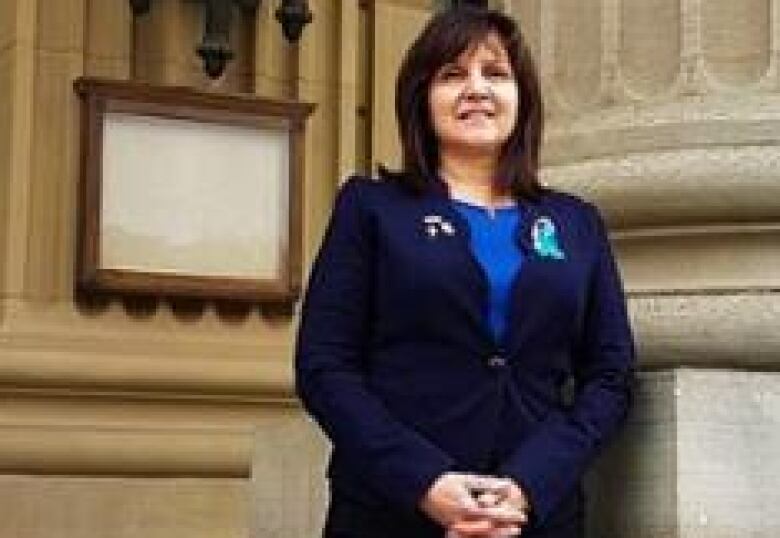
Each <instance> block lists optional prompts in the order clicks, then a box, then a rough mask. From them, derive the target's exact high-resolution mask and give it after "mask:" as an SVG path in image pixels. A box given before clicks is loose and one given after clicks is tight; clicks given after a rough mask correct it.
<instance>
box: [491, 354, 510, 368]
mask: <svg viewBox="0 0 780 538" xmlns="http://www.w3.org/2000/svg"><path fill="white" fill-rule="evenodd" d="M488 366H490V367H491V368H503V367H504V366H506V359H505V358H504V357H502V356H501V355H493V356H492V357H490V358H489V359H488Z"/></svg>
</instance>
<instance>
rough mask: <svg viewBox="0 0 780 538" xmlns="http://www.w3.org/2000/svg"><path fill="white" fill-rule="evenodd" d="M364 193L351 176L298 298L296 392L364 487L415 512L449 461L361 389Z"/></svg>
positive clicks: (368, 261) (367, 232)
mask: <svg viewBox="0 0 780 538" xmlns="http://www.w3.org/2000/svg"><path fill="white" fill-rule="evenodd" d="M366 188H371V185H370V184H369V181H368V180H366V179H360V178H351V179H350V180H349V181H347V183H345V185H344V186H343V187H342V188H341V190H340V191H339V193H338V195H337V197H336V202H335V206H334V210H333V214H332V216H331V221H330V224H329V226H328V229H327V231H326V233H325V236H324V239H323V243H322V245H321V247H320V251H319V253H318V255H317V258H316V260H315V262H314V265H313V268H312V272H311V276H310V278H309V284H308V288H307V291H306V295H305V299H304V304H303V310H302V316H301V325H300V328H299V331H298V339H297V344H296V352H295V372H296V390H297V393H298V395H299V397H300V398H301V400H302V402H303V404H304V406H305V407H306V409H307V410H308V412H309V413H310V414H311V415H312V416H313V418H314V419H315V420H316V421H317V422H318V423H319V424H320V426H321V427H322V429H323V430H324V431H325V433H326V434H327V435H328V437H329V438H330V439H331V441H332V442H333V444H334V446H335V448H336V450H338V451H340V452H343V454H344V456H345V457H346V458H347V459H348V460H349V461H350V462H352V464H353V465H354V466H355V470H356V471H357V472H358V473H360V474H359V476H361V477H362V478H363V479H364V480H365V482H366V485H367V487H370V488H372V489H373V490H374V491H376V492H378V493H380V494H381V495H383V496H384V497H386V498H387V499H388V500H389V501H390V502H392V503H394V504H397V505H398V506H401V507H403V508H407V509H409V510H414V509H416V508H417V506H418V504H419V502H420V500H421V499H422V497H423V495H424V494H425V492H426V491H427V490H428V488H429V487H430V486H431V484H432V483H433V482H434V480H435V479H436V478H437V477H438V476H439V475H441V474H442V473H444V472H446V471H448V470H449V469H450V468H451V467H452V466H453V461H452V459H451V458H450V457H449V456H448V455H447V454H446V453H444V452H443V451H442V450H440V449H439V448H438V447H436V446H434V445H433V444H432V443H430V442H429V441H427V440H426V439H425V438H424V437H422V436H421V435H419V434H418V433H416V432H415V431H413V430H412V429H410V428H408V427H406V426H404V425H403V424H401V423H400V422H399V421H398V420H397V419H395V418H394V416H393V415H392V414H391V413H390V412H389V410H388V409H387V408H386V406H385V405H383V402H382V401H381V399H380V398H379V397H378V396H377V395H376V394H375V393H372V391H371V388H370V387H369V386H367V382H366V377H365V375H364V372H365V368H366V364H365V363H366V354H367V345H368V339H369V334H370V331H371V317H372V287H373V285H374V282H373V280H374V279H373V274H374V266H375V264H376V260H375V256H376V248H375V244H374V241H373V234H372V231H371V223H370V219H369V218H368V217H367V212H366V210H365V207H363V203H362V200H361V198H365V196H364V195H365V194H366V192H365V191H366ZM361 195H363V196H361Z"/></svg>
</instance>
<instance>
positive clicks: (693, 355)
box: [629, 290, 780, 371]
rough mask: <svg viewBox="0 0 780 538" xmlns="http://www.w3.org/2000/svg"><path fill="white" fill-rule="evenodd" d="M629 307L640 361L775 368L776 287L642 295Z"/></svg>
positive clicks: (779, 342)
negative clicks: (752, 290)
mask: <svg viewBox="0 0 780 538" xmlns="http://www.w3.org/2000/svg"><path fill="white" fill-rule="evenodd" d="M629 306H630V310H631V317H632V320H633V326H634V330H635V333H636V340H637V347H638V349H639V357H640V359H641V362H642V364H643V365H645V366H649V367H654V368H657V367H667V368H669V367H673V366H674V365H678V364H683V365H689V366H699V367H713V368H716V367H723V368H733V367H735V368H739V367H743V368H758V369H761V370H770V371H777V369H778V364H779V363H780V361H778V357H780V331H778V330H777V327H778V326H780V294H779V293H777V292H774V291H768V290H767V291H763V292H761V291H755V292H749V291H739V290H735V291H733V292H731V293H701V294H646V295H644V294H642V295H636V296H633V297H630V298H629Z"/></svg>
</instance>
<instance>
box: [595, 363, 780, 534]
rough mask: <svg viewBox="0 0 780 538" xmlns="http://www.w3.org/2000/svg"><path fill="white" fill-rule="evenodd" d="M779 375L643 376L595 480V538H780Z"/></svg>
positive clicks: (697, 372) (718, 372) (679, 373)
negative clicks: (625, 421) (625, 420)
mask: <svg viewBox="0 0 780 538" xmlns="http://www.w3.org/2000/svg"><path fill="white" fill-rule="evenodd" d="M778 450H780V375H778V374H777V373H765V372H746V371H736V370H732V371H729V370H688V369H673V370H667V371H661V372H655V373H648V374H645V375H644V376H642V378H641V384H640V390H639V395H638V398H637V402H636V406H635V408H634V410H633V412H632V416H631V419H630V421H629V425H628V427H627V428H626V430H625V432H624V433H623V434H622V436H621V437H620V439H619V440H618V441H617V442H616V443H615V444H614V445H613V446H612V447H610V449H609V451H608V452H607V453H606V454H605V456H604V458H603V460H602V461H601V462H600V463H599V465H598V466H597V468H596V469H595V471H594V473H592V476H591V477H590V481H589V491H590V506H589V508H590V518H589V519H590V529H589V531H590V533H589V535H590V536H597V537H599V538H612V537H615V538H622V537H624V536H632V537H636V538H643V537H645V536H647V537H653V538H657V537H675V538H726V537H729V538H731V537H733V536H751V537H755V538H765V537H766V538H770V537H774V536H777V534H778V532H780V517H779V516H778V512H777V510H776V506H777V502H778V500H779V499H778V491H777V487H776V486H777V483H778V481H780V464H779V463H778V459H777V457H776V455H777V453H778Z"/></svg>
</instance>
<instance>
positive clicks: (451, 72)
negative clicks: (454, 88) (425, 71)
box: [439, 67, 463, 80]
mask: <svg viewBox="0 0 780 538" xmlns="http://www.w3.org/2000/svg"><path fill="white" fill-rule="evenodd" d="M462 75H463V70H462V69H458V68H456V67H450V68H446V69H443V70H442V71H441V72H440V73H439V78H440V79H442V80H449V79H454V78H458V77H460V76H462Z"/></svg>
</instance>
